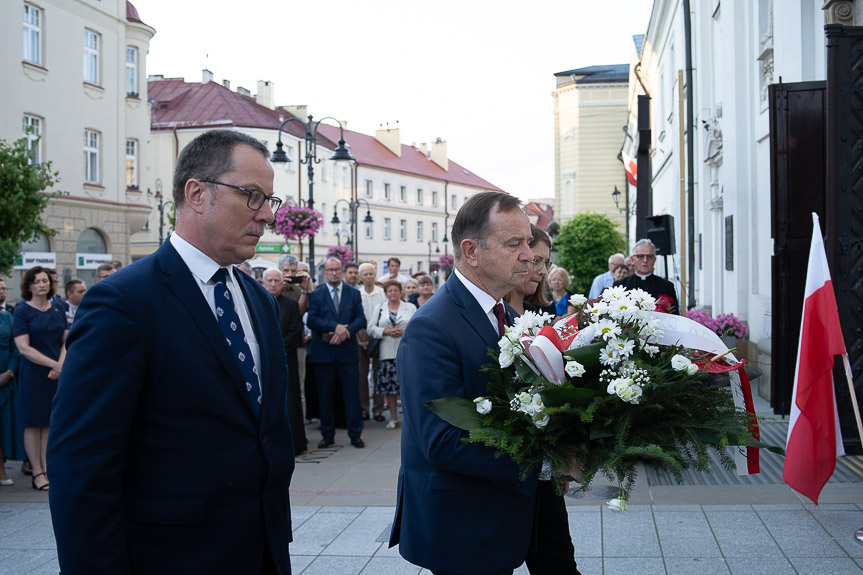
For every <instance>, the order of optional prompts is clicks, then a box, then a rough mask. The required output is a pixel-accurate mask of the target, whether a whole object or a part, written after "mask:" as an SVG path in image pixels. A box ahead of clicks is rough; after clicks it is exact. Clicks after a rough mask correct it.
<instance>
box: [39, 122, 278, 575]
mask: <svg viewBox="0 0 863 575" xmlns="http://www.w3.org/2000/svg"><path fill="white" fill-rule="evenodd" d="M267 158H268V152H267V149H266V147H265V146H264V145H263V144H262V143H261V142H259V141H258V140H255V139H254V138H252V137H250V136H247V135H245V134H241V133H240V132H236V131H232V130H211V131H208V132H205V133H203V134H201V135H200V136H198V137H197V138H195V139H194V140H192V142H190V143H189V144H188V145H187V146H186V147H185V148H184V149H183V151H182V152H181V153H180V156H179V157H178V158H177V166H176V170H175V172H174V184H173V196H174V198H173V200H174V204H175V206H176V207H177V223H176V231H175V233H173V234H171V236H170V238H169V240H168V241H166V242H165V243H164V244H163V245H162V247H161V248H159V250H158V251H157V252H156V253H154V254H153V255H151V256H148V257H146V258H144V259H142V260H141V261H139V262H136V263H135V264H132V265H130V266H128V267H126V268H123V269H122V270H121V271H119V272H118V273H116V274H114V275H112V276H111V277H109V278H107V279H104V280H102V281H100V282H99V283H97V284H95V285H94V286H93V287H91V288H90V289H89V290H87V293H86V295H85V296H84V299H83V300H82V301H81V305H80V307H79V308H78V312H77V314H76V317H75V322H74V325H73V327H72V329H71V331H70V334H69V337H68V339H67V345H68V349H69V351H68V355H67V361H66V363H65V365H64V369H63V374H62V376H61V379H60V384H59V389H58V391H57V395H56V397H55V400H54V409H53V412H52V416H51V431H52V433H51V437H50V441H49V443H48V461H49V466H50V470H51V492H50V505H51V517H52V520H53V523H54V535H55V538H56V541H57V552H58V558H59V563H60V569H61V570H62V572H63V574H64V575H76V574H87V575H97V574H105V575H108V574H112V575H116V574H121V573H124V574H136V573H140V574H150V573H161V574H188V573H215V574H221V573H224V574H229V573H254V574H257V573H262V574H268V575H270V574H279V575H286V574H289V573H290V572H291V565H290V558H289V555H288V543H289V542H290V541H291V512H290V502H289V498H288V487H289V484H290V480H291V474H292V473H293V470H294V452H293V448H292V445H291V429H290V425H289V423H288V409H287V399H286V398H287V384H288V372H287V366H286V363H285V349H284V345H283V343H282V337H281V332H280V331H279V317H278V306H277V304H276V301H275V299H273V297H272V296H271V295H270V294H268V293H267V292H266V291H265V290H264V288H263V287H261V285H260V284H258V282H256V281H255V280H254V279H253V278H251V277H249V276H248V275H246V274H244V273H241V272H239V271H237V270H236V269H235V267H234V266H235V265H236V264H239V263H240V262H243V261H245V260H247V259H249V258H251V257H253V256H254V253H255V244H257V242H258V239H259V238H260V237H261V235H262V234H263V233H264V228H265V226H266V224H268V223H270V222H272V221H273V219H274V212H275V211H277V210H278V207H279V205H280V203H281V202H280V200H279V199H278V198H275V197H273V169H272V167H270V164H269V162H268V161H267Z"/></svg>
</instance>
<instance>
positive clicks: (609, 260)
mask: <svg viewBox="0 0 863 575" xmlns="http://www.w3.org/2000/svg"><path fill="white" fill-rule="evenodd" d="M616 258H620V261H626V256H625V255H623V254H612V255H610V256H608V264H609V265H611V264H613V263H614V260H615V259H616Z"/></svg>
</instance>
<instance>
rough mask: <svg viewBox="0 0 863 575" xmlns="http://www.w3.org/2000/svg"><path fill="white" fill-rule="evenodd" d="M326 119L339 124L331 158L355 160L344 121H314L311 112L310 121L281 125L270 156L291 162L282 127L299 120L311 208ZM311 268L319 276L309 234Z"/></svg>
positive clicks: (313, 239) (312, 206) (302, 162)
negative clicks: (319, 139) (322, 125)
mask: <svg viewBox="0 0 863 575" xmlns="http://www.w3.org/2000/svg"><path fill="white" fill-rule="evenodd" d="M324 120H333V121H334V122H335V123H337V124H338V125H339V142H338V145H337V146H336V150H335V152H333V155H332V157H330V159H331V160H334V161H336V162H338V161H349V162H352V161H355V160H356V158H354V156H353V155H351V152H350V151H349V150H348V145H347V144H346V143H345V131H344V128H343V127H342V123H341V122H339V121H338V120H336V119H335V118H332V117H326V118H321V119H320V120H318V121H317V122H314V121H313V119H312V116H311V114H310V115H309V119H308V122H303V121H302V120H300V119H299V118H288V119H287V120H285V121H284V122H282V125H281V126H279V141H278V142H276V151H275V152H273V155H272V156H271V157H270V162H272V163H274V164H284V163H286V162H290V161H291V159H290V158H289V157H288V155H287V154H286V153H285V150H284V147H283V145H282V128H284V127H285V124H287V123H288V122H297V123H298V124H300V125H301V126H302V127H303V129H304V131H305V135H304V137H303V139H304V140H305V143H306V155H305V157H303V159H302V160H300V163H301V164H306V165H307V166H308V170H307V171H308V176H309V198H308V200H306V206H308V207H309V209H312V210H313V209H315V167H314V166H315V164H320V163H321V160H320V159H319V158H318V126H320V125H321V122H323V121H324ZM309 268H310V269H311V270H312V275H313V276H315V277H316V276H317V270H316V269H315V237H314V236H309Z"/></svg>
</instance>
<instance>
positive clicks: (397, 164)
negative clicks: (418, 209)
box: [318, 124, 503, 192]
mask: <svg viewBox="0 0 863 575" xmlns="http://www.w3.org/2000/svg"><path fill="white" fill-rule="evenodd" d="M318 131H319V133H321V134H323V135H325V136H326V137H327V138H328V139H330V140H332V141H334V142H337V141H338V140H339V128H338V126H330V125H328V124H321V125H320V127H319V128H318ZM345 141H346V142H347V143H348V145H350V147H351V154H353V155H354V156H355V157H356V159H357V162H358V163H359V164H360V165H361V166H374V167H376V168H381V169H384V170H392V171H394V172H402V173H405V174H411V175H415V176H424V177H427V178H433V179H436V180H444V181H447V182H453V183H457V184H464V185H466V186H473V187H477V188H482V189H484V190H492V191H499V192H502V191H503V190H501V189H500V188H498V187H497V186H495V185H494V184H492V183H490V182H488V181H487V180H484V179H482V178H480V177H479V176H477V175H476V174H474V173H472V172H470V171H468V170H467V169H465V168H463V167H462V166H461V165H460V164H457V163H456V162H453V161H452V160H449V162H448V164H449V169H448V170H444V169H443V168H441V167H440V166H438V165H437V164H435V163H434V162H432V161H431V160H430V159H428V158H427V157H426V155H425V154H423V153H422V152H421V151H419V150H417V149H416V148H414V147H413V146H408V145H405V144H402V145H401V147H402V155H401V157H398V156H396V155H395V154H393V153H392V152H390V151H389V149H387V148H386V147H385V146H384V145H383V144H381V143H380V142H378V141H377V139H375V137H374V136H368V135H366V134H361V133H359V132H354V131H351V130H345Z"/></svg>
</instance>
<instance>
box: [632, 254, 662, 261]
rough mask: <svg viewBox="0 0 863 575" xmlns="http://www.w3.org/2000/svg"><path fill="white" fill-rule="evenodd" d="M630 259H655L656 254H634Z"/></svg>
mask: <svg viewBox="0 0 863 575" xmlns="http://www.w3.org/2000/svg"><path fill="white" fill-rule="evenodd" d="M632 259H635V260H648V261H649V260H655V259H656V256H655V255H653V254H634V255H633V256H632Z"/></svg>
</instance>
